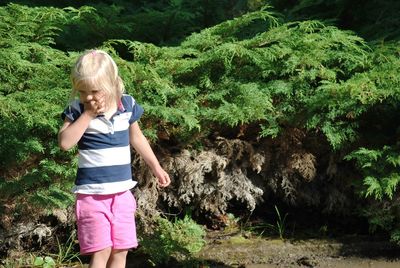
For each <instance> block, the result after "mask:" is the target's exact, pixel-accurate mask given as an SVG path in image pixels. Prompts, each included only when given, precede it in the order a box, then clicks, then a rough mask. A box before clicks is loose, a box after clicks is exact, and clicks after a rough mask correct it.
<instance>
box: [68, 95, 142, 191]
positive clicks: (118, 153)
mask: <svg viewBox="0 0 400 268" xmlns="http://www.w3.org/2000/svg"><path fill="white" fill-rule="evenodd" d="M83 108H84V107H83V104H82V103H80V102H79V100H74V101H72V102H71V103H70V105H69V106H68V107H67V108H66V109H65V110H64V112H63V113H62V118H63V120H64V119H65V118H68V119H69V120H70V121H72V122H74V121H75V120H76V119H78V118H79V116H80V115H81V114H82V113H83ZM142 113H143V108H142V107H141V106H140V105H139V104H137V103H136V102H135V100H134V98H133V97H131V96H129V95H123V96H122V98H121V102H120V103H119V105H118V110H117V112H116V113H115V114H114V115H113V116H112V117H111V118H110V119H109V120H108V119H106V118H105V117H104V116H97V117H96V118H94V119H93V120H92V121H91V122H90V123H89V126H88V128H87V129H86V131H85V133H84V134H83V136H82V137H81V139H80V140H79V142H78V151H79V158H78V171H77V175H76V180H75V186H74V188H73V189H72V191H73V192H74V193H82V194H113V193H119V192H123V191H126V190H129V189H131V188H133V187H134V186H135V185H136V181H134V180H133V179H132V171H131V151H130V142H129V126H130V125H131V124H132V123H134V122H135V121H137V120H138V119H139V118H140V116H141V115H142Z"/></svg>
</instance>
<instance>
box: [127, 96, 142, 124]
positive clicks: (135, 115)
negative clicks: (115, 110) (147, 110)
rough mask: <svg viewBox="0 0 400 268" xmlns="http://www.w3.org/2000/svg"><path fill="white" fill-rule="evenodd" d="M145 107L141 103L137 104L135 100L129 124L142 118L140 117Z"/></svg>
mask: <svg viewBox="0 0 400 268" xmlns="http://www.w3.org/2000/svg"><path fill="white" fill-rule="evenodd" d="M143 111H144V110H143V107H142V106H140V105H139V104H137V103H136V102H135V100H134V101H133V107H132V114H131V118H130V119H129V124H132V123H134V122H136V121H138V120H139V119H140V117H141V116H142V114H143Z"/></svg>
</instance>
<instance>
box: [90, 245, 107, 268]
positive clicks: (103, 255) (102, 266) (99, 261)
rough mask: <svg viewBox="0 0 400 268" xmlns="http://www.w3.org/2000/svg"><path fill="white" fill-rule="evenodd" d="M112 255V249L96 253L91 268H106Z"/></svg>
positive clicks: (92, 258) (91, 261) (91, 260)
mask: <svg viewBox="0 0 400 268" xmlns="http://www.w3.org/2000/svg"><path fill="white" fill-rule="evenodd" d="M110 254H111V247H109V248H105V249H102V250H99V251H96V252H94V253H93V255H92V257H91V259H90V264H89V268H106V267H107V261H108V260H109V258H110Z"/></svg>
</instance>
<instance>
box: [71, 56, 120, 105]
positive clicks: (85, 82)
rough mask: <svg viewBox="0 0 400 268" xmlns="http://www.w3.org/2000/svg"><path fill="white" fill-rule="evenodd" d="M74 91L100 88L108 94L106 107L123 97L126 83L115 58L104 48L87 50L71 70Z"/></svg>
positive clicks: (74, 93) (75, 92)
mask: <svg viewBox="0 0 400 268" xmlns="http://www.w3.org/2000/svg"><path fill="white" fill-rule="evenodd" d="M71 82H72V87H73V89H72V93H71V96H72V97H75V96H76V95H77V94H78V92H79V90H88V89H89V90H91V89H92V90H94V89H96V90H99V91H103V92H104V93H105V95H106V109H107V107H110V105H112V103H113V102H114V103H117V101H118V100H119V99H120V98H121V97H122V94H123V93H124V83H123V82H122V79H121V77H120V76H119V74H118V67H117V65H116V64H115V62H114V60H113V59H112V58H111V56H110V55H108V54H107V53H106V52H104V51H102V50H97V49H95V50H87V51H85V52H84V53H83V54H82V55H81V56H80V57H79V59H78V60H77V61H76V63H75V65H74V67H73V68H72V71H71Z"/></svg>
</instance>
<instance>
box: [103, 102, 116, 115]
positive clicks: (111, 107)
mask: <svg viewBox="0 0 400 268" xmlns="http://www.w3.org/2000/svg"><path fill="white" fill-rule="evenodd" d="M117 108H118V105H117V103H116V102H112V103H110V105H109V107H107V110H106V111H105V112H104V117H105V118H106V119H110V118H111V117H112V116H113V115H114V114H115V113H116V112H117Z"/></svg>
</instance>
